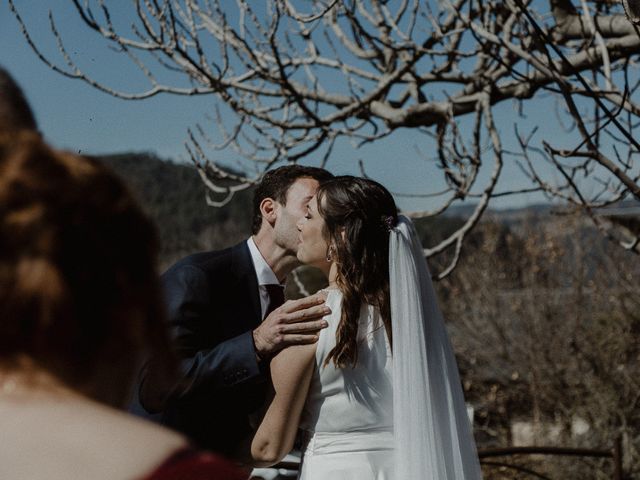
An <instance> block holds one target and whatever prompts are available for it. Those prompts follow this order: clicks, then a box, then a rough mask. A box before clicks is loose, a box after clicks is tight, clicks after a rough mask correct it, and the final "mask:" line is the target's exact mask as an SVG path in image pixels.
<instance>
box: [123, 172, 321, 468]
mask: <svg viewBox="0 0 640 480" xmlns="http://www.w3.org/2000/svg"><path fill="white" fill-rule="evenodd" d="M329 178H331V174H330V173H328V172H327V171H326V170H323V169H319V168H313V167H304V166H299V165H290V166H285V167H280V168H278V169H276V170H272V171H270V172H267V173H266V174H265V175H264V177H263V179H262V181H261V183H260V184H259V185H258V187H257V188H256V191H255V194H254V201H253V207H254V217H253V236H252V237H250V238H249V239H248V240H246V241H244V242H242V243H240V244H238V245H236V246H234V247H231V248H228V249H226V250H222V251H214V252H205V253H199V254H195V255H191V256H189V257H186V258H184V259H182V260H180V261H179V262H178V263H176V264H175V265H173V266H172V267H171V268H170V269H169V270H168V271H167V272H166V273H164V275H163V276H162V280H163V283H164V286H165V291H166V299H167V306H168V313H169V328H170V330H171V334H172V337H173V341H174V346H175V349H176V352H177V354H178V356H179V358H180V361H181V364H180V372H179V373H180V379H179V382H178V383H177V385H176V384H173V385H172V386H171V388H170V393H168V392H169V390H168V389H167V387H166V383H165V384H164V385H165V386H163V382H161V381H159V380H158V379H159V378H162V372H154V369H153V367H150V366H148V367H147V368H146V369H145V370H144V371H143V372H142V374H141V377H140V381H139V384H138V385H137V387H136V391H135V398H134V402H133V405H132V407H131V410H132V412H133V413H136V414H138V415H141V416H143V417H146V418H149V419H152V420H155V421H159V422H160V423H162V424H164V425H166V426H168V427H170V428H174V429H176V430H178V431H181V432H183V433H185V434H186V435H187V436H189V437H190V438H191V439H192V440H193V441H195V442H196V443H197V444H198V445H199V446H201V447H205V448H208V449H211V450H214V451H217V452H221V453H223V454H225V455H227V456H230V457H234V456H238V455H241V454H242V452H239V449H240V447H241V445H242V443H243V440H245V439H246V437H247V436H248V435H250V434H251V433H252V427H251V426H250V424H249V416H250V414H251V413H252V412H255V411H256V410H258V409H259V408H260V407H261V406H262V404H263V402H264V400H265V395H266V392H267V390H268V388H269V385H270V381H271V380H270V375H269V360H270V358H271V357H272V356H273V355H274V354H276V353H277V352H278V351H279V350H281V349H282V348H284V347H286V346H288V345H294V344H304V343H313V342H315V341H316V339H317V337H316V335H317V332H318V330H320V329H321V328H324V327H325V326H326V322H325V321H323V320H322V317H323V316H324V315H325V314H326V313H327V311H328V309H327V307H325V306H324V304H323V300H321V299H320V298H319V297H310V298H309V299H301V300H296V301H294V302H288V303H287V304H285V305H283V302H284V293H283V288H284V285H283V282H284V280H285V278H286V277H287V275H288V274H289V273H290V272H291V271H292V270H293V269H294V268H296V267H297V266H298V265H299V262H298V260H297V257H296V254H297V250H298V245H299V237H298V231H297V228H296V223H297V222H298V221H299V220H300V219H301V218H302V217H303V216H304V215H305V213H306V207H307V204H308V202H309V200H310V199H311V198H312V197H313V195H314V194H315V192H316V189H317V188H318V185H319V184H320V182H323V181H325V180H327V179H329ZM150 365H151V364H150Z"/></svg>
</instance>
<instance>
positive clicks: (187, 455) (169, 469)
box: [143, 447, 248, 480]
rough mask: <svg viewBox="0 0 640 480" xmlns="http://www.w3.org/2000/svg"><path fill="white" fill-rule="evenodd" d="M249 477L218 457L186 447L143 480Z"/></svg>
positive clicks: (210, 479)
mask: <svg viewBox="0 0 640 480" xmlns="http://www.w3.org/2000/svg"><path fill="white" fill-rule="evenodd" d="M247 476H248V475H247V474H246V473H244V472H242V470H240V469H238V468H237V467H235V466H234V465H233V464H232V463H231V462H229V461H228V460H225V459H224V458H222V457H219V456H218V455H215V454H213V453H209V452H205V451H202V450H196V449H194V448H191V447H186V448H184V449H181V450H178V451H177V452H175V453H174V454H173V455H171V456H170V457H169V458H168V459H167V460H165V461H164V463H163V464H162V465H160V466H159V467H158V468H157V469H156V470H155V471H154V472H153V473H152V474H151V475H149V476H148V477H145V478H144V479H143V480H246V479H247Z"/></svg>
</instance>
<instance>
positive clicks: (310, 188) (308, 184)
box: [274, 177, 319, 256]
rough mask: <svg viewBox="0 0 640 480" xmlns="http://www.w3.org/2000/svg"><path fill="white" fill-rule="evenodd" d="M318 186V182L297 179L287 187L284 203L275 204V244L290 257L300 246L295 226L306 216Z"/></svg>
mask: <svg viewBox="0 0 640 480" xmlns="http://www.w3.org/2000/svg"><path fill="white" fill-rule="evenodd" d="M318 186H319V183H318V181H317V180H314V179H313V178H308V177H303V178H299V179H297V180H296V181H295V182H293V184H292V185H291V186H290V187H289V190H288V191H287V201H286V203H285V204H284V205H282V204H280V203H277V207H276V208H277V215H278V216H277V220H276V223H275V226H274V233H275V243H276V244H277V245H278V246H279V247H281V248H283V249H285V250H287V251H288V252H289V253H290V254H291V255H294V256H295V255H296V254H297V253H298V247H299V246H300V237H299V236H298V228H297V226H296V224H297V223H298V222H299V221H300V220H301V219H302V218H303V217H304V216H305V215H306V213H307V205H308V204H309V201H310V200H311V199H312V198H313V196H314V195H315V194H316V190H318Z"/></svg>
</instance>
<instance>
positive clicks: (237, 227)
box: [97, 153, 253, 268]
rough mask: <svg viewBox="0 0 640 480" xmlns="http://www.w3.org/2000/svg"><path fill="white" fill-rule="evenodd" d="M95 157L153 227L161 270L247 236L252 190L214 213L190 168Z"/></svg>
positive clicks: (134, 156) (144, 158)
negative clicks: (123, 185)
mask: <svg viewBox="0 0 640 480" xmlns="http://www.w3.org/2000/svg"><path fill="white" fill-rule="evenodd" d="M97 158H98V159H99V160H100V161H102V162H104V163H105V164H107V165H108V166H110V167H111V168H112V169H113V170H114V171H115V172H116V173H117V174H119V175H120V176H121V177H122V178H123V179H124V180H125V181H126V182H127V184H128V185H129V187H130V188H131V190H132V191H133V193H134V195H135V196H136V197H137V198H138V199H139V201H140V203H141V204H142V205H143V207H144V209H145V210H146V212H147V213H148V214H149V215H150V216H151V217H152V218H153V219H154V221H155V222H156V224H157V226H158V231H159V235H160V240H161V244H162V251H161V258H160V263H161V267H162V268H164V267H166V266H168V265H170V264H171V263H172V262H173V261H175V260H176V259H178V258H180V257H182V256H184V255H187V254H189V253H193V252H197V251H202V250H209V249H215V248H222V247H226V246H229V245H233V244H234V243H235V242H236V241H239V240H240V239H242V238H244V237H246V236H247V235H248V234H249V232H250V229H251V197H252V193H253V192H252V191H248V192H241V193H240V194H238V195H236V196H235V197H234V198H233V200H232V201H231V202H230V203H229V204H228V205H226V206H225V207H223V208H213V207H209V206H208V205H207V204H206V202H205V187H204V185H203V183H202V181H201V180H200V177H199V176H198V174H197V172H196V170H195V169H194V168H193V167H192V166H191V165H183V164H177V163H173V162H170V161H166V160H162V159H160V158H158V157H157V156H155V155H153V154H147V153H125V154H119V155H108V156H102V157H97Z"/></svg>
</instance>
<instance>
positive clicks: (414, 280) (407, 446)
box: [389, 216, 482, 480]
mask: <svg viewBox="0 0 640 480" xmlns="http://www.w3.org/2000/svg"><path fill="white" fill-rule="evenodd" d="M389 283H390V295H391V319H392V324H393V387H394V388H393V411H394V414H393V421H394V437H395V442H396V453H395V455H396V457H395V478H396V479H397V480H414V479H427V480H476V479H480V478H482V473H481V470H480V464H479V461H478V455H477V452H476V447H475V442H474V440H473V434H472V430H471V425H470V422H469V419H468V416H467V410H466V406H465V402H464V396H463V393H462V387H461V385H460V377H459V375H458V367H457V364H456V359H455V357H454V354H453V349H452V347H451V343H450V341H449V336H448V334H447V331H446V329H445V326H444V321H443V319H442V314H441V313H440V309H439V308H438V304H437V301H436V296H435V291H434V289H433V283H432V281H431V275H430V274H429V270H428V267H427V262H426V261H425V259H424V253H423V249H422V246H421V244H420V241H419V239H418V235H417V233H416V231H415V228H414V226H413V224H412V223H411V221H410V220H409V219H407V218H406V217H403V216H400V217H399V219H398V225H397V226H396V227H395V228H393V229H392V230H391V232H390V242H389Z"/></svg>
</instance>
